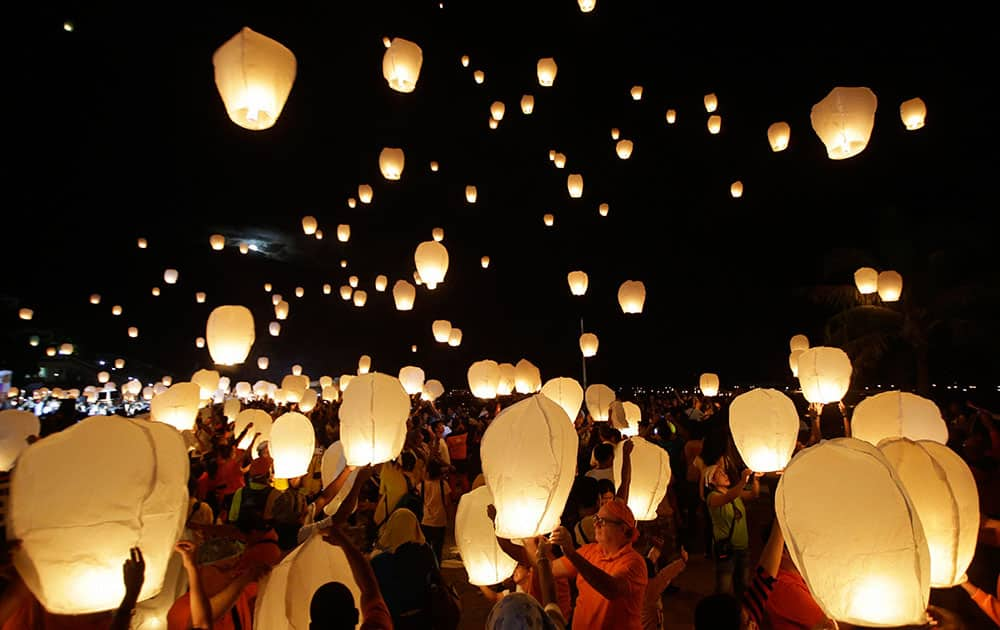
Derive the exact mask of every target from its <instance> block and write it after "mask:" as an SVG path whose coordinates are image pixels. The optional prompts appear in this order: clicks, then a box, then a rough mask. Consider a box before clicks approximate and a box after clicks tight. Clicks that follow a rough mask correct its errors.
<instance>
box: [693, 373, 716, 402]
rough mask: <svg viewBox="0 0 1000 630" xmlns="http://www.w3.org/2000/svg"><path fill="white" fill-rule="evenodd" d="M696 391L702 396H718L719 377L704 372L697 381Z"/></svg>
mask: <svg viewBox="0 0 1000 630" xmlns="http://www.w3.org/2000/svg"><path fill="white" fill-rule="evenodd" d="M698 389H700V390H701V395H702V396H708V397H712V396H717V395H718V394H719V375H718V374H712V373H711V372H705V373H704V374H702V375H701V377H700V378H699V379H698Z"/></svg>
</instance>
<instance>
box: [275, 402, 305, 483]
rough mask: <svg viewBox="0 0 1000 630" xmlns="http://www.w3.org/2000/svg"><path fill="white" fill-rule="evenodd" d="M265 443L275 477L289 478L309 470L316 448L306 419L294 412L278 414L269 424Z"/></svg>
mask: <svg viewBox="0 0 1000 630" xmlns="http://www.w3.org/2000/svg"><path fill="white" fill-rule="evenodd" d="M268 442H269V447H268V450H269V452H270V453H271V457H272V458H273V459H274V476H275V477H277V478H278V479H292V478H294V477H301V476H302V475H304V474H306V473H307V472H308V471H309V464H310V462H312V456H313V452H314V451H315V450H316V433H315V431H314V430H313V425H312V422H310V421H309V418H307V417H305V416H303V415H302V414H301V413H298V412H296V411H290V412H288V413H286V414H283V415H281V416H279V417H278V419H277V420H275V421H274V424H273V425H272V426H271V439H270V440H268Z"/></svg>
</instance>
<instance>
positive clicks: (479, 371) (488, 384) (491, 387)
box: [466, 359, 500, 399]
mask: <svg viewBox="0 0 1000 630" xmlns="http://www.w3.org/2000/svg"><path fill="white" fill-rule="evenodd" d="M466 376H467V378H468V379H469V391H471V392H472V395H473V396H475V397H476V398H483V399H492V398H496V397H497V385H499V383H500V366H499V365H497V362H496V361H492V360H489V359H486V360H483V361H476V362H475V363H473V364H472V365H470V366H469V370H468V372H467V373H466Z"/></svg>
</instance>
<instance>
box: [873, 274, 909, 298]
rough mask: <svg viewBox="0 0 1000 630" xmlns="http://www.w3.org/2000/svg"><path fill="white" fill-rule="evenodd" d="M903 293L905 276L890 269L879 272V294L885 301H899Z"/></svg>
mask: <svg viewBox="0 0 1000 630" xmlns="http://www.w3.org/2000/svg"><path fill="white" fill-rule="evenodd" d="M902 294H903V276H901V275H899V273H898V272H895V271H892V270H889V271H883V272H881V273H879V274H878V296H879V297H880V298H882V301H883V302H897V301H899V296H900V295H902Z"/></svg>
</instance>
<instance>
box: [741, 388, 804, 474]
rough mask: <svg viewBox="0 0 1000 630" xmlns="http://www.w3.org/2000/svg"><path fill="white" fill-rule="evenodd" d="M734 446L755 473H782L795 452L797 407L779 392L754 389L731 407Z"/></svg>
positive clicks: (797, 426)
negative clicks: (779, 471) (780, 471)
mask: <svg viewBox="0 0 1000 630" xmlns="http://www.w3.org/2000/svg"><path fill="white" fill-rule="evenodd" d="M729 428H730V430H731V431H732V434H733V442H734V443H735V444H736V449H737V450H738V451H739V453H740V456H741V457H742V458H743V461H744V462H746V465H747V467H748V468H749V469H750V470H753V471H754V472H760V473H764V472H774V471H777V470H782V469H783V468H784V467H785V465H786V464H788V460H790V459H791V457H792V453H793V452H794V450H795V442H796V439H797V437H798V433H799V414H798V411H796V409H795V403H793V402H792V399H791V398H789V397H788V396H786V395H784V394H782V393H781V392H779V391H777V390H775V389H760V388H758V389H752V390H750V391H749V392H747V393H745V394H740V395H739V396H737V397H736V398H734V399H733V402H732V404H731V405H730V407H729Z"/></svg>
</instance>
